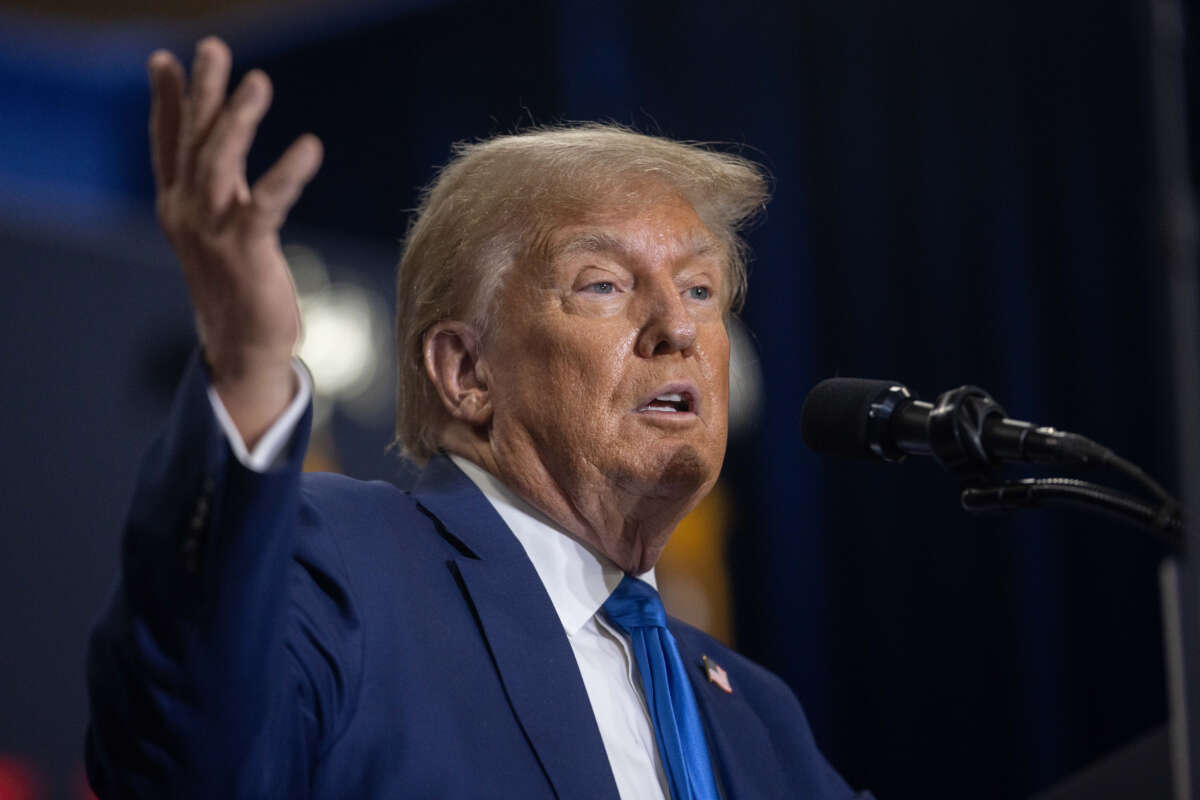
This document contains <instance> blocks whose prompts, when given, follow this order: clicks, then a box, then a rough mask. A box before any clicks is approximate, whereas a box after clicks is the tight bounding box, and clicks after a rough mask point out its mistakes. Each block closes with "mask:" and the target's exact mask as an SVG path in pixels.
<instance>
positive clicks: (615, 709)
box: [208, 360, 670, 800]
mask: <svg viewBox="0 0 1200 800" xmlns="http://www.w3.org/2000/svg"><path fill="white" fill-rule="evenodd" d="M293 368H294V370H295V372H296V377H297V380H298V382H299V391H298V392H297V394H296V397H295V399H293V400H292V403H291V404H290V405H289V406H288V407H287V409H286V410H285V411H284V412H283V414H281V415H280V417H279V419H278V420H276V421H275V423H274V424H273V425H272V426H271V428H270V429H269V430H268V431H267V432H266V433H265V434H264V435H263V437H262V438H261V439H260V440H259V441H258V443H257V444H256V445H255V447H254V450H253V451H248V450H247V448H246V445H245V442H244V441H243V440H242V437H241V434H240V433H238V430H237V427H236V426H235V425H234V424H233V419H232V418H231V417H230V416H229V412H228V411H227V410H226V409H225V406H224V404H222V402H221V398H220V396H219V395H218V394H217V392H216V390H215V389H213V388H212V387H211V386H210V387H209V390H208V397H209V401H210V403H211V404H212V408H213V413H214V414H215V415H216V418H217V420H218V421H219V422H220V424H221V427H222V429H223V430H224V431H225V436H226V438H228V439H229V445H230V447H231V448H232V450H233V453H234V456H235V457H236V458H237V459H238V461H240V462H241V463H242V465H244V466H245V467H246V468H247V469H251V470H254V471H256V472H262V471H265V470H266V469H268V468H270V467H271V466H272V465H274V464H275V463H276V462H277V461H278V459H279V458H280V456H281V454H282V453H283V450H284V447H285V445H286V444H287V442H288V440H289V439H290V438H291V434H292V431H293V430H294V429H295V427H296V423H297V422H299V420H300V417H301V416H302V415H303V413H304V409H305V407H306V406H307V405H308V399H309V397H311V396H312V379H311V378H310V377H309V375H308V372H307V370H306V369H304V367H303V365H301V364H300V362H299V361H298V360H296V361H294V363H293ZM450 458H451V459H452V460H453V461H454V463H455V464H456V465H458V468H459V469H461V470H462V471H463V472H464V473H465V474H466V476H467V477H468V478H470V479H471V482H472V483H474V484H475V485H476V486H477V487H478V488H479V490H480V491H481V492H483V495H484V497H486V498H487V500H488V502H489V503H491V504H492V507H493V508H495V509H496V512H497V513H498V514H499V515H500V518H501V519H503V520H504V522H505V524H507V525H508V527H509V530H511V531H512V532H513V535H514V536H516V537H517V541H519V542H520V543H521V546H522V547H523V548H524V549H525V553H526V555H528V556H529V560H530V561H531V562H533V568H534V570H535V571H536V572H537V574H538V577H539V578H541V580H542V585H543V586H545V588H546V593H547V594H549V595H550V602H551V603H552V604H553V605H554V610H555V611H556V612H557V613H558V618H559V620H560V621H561V622H562V625H563V630H564V631H565V632H566V635H567V641H569V642H570V643H571V650H572V651H573V652H574V653H575V660H576V662H578V664H579V673H580V675H582V676H583V685H584V688H586V689H587V693H588V700H589V701H590V702H591V705H592V713H594V714H595V715H596V726H597V727H598V728H599V729H600V739H601V740H602V741H603V742H604V750H605V753H606V754H607V755H608V763H609V765H610V766H611V767H612V772H613V777H614V778H615V779H616V783H617V790H618V791H619V792H620V795H621V798H622V800H657V799H658V798H661V800H668V798H669V792H670V790H669V788H668V784H667V776H666V773H665V772H664V771H663V768H662V763H661V761H660V760H659V755H658V745H657V744H656V743H655V741H654V727H653V724H652V723H651V721H650V713H649V711H648V710H647V708H646V699H645V695H644V692H643V691H642V685H641V679H640V676H639V675H638V669H637V662H636V661H635V660H634V657H633V650H632V647H631V646H630V643H629V640H628V639H626V638H625V636H624V635H623V634H622V633H621V632H620V631H618V630H616V629H615V628H614V627H613V626H612V625H611V624H610V623H609V622H608V620H607V619H605V618H604V615H603V614H602V613H601V611H600V607H601V605H603V603H604V601H605V600H607V599H608V596H609V595H610V594H611V593H612V591H613V590H614V589H615V588H616V587H617V584H618V583H620V582H621V579H622V578H623V577H624V573H623V572H622V571H621V570H620V568H619V567H617V566H616V565H615V564H613V563H612V562H611V561H609V560H608V559H607V558H604V557H602V556H600V555H597V554H596V553H593V552H592V551H591V550H589V549H588V548H586V547H584V546H583V545H582V544H580V543H579V542H577V541H576V540H575V539H573V538H571V537H570V536H569V535H567V534H566V533H564V532H563V531H562V530H561V529H559V528H558V527H557V526H556V525H555V524H554V523H553V522H551V521H550V520H549V519H547V518H546V517H545V516H544V515H542V514H541V513H540V512H539V511H538V510H537V509H535V508H533V507H532V506H530V505H529V504H528V503H526V502H525V501H524V500H522V499H521V498H520V497H517V496H516V495H515V494H514V493H513V492H512V491H511V490H509V488H508V487H507V486H505V485H504V484H503V483H501V482H500V481H499V480H498V479H497V478H496V477H495V476H493V475H492V474H491V473H489V472H487V471H486V470H484V469H483V468H481V467H479V466H477V465H476V464H474V463H472V462H471V461H468V460H467V459H465V458H461V457H459V456H455V455H452V456H450ZM638 577H639V578H640V579H641V580H644V581H646V582H647V583H649V584H650V585H651V586H654V587H655V588H656V589H657V588H658V586H657V584H656V582H655V578H654V570H653V569H651V570H650V571H649V572H647V573H645V574H643V575H639V576H638Z"/></svg>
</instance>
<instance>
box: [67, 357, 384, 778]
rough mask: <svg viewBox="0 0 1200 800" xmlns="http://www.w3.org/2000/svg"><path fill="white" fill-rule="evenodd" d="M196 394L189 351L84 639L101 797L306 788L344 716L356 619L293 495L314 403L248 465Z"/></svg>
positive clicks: (92, 761) (203, 380)
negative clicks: (264, 455)
mask: <svg viewBox="0 0 1200 800" xmlns="http://www.w3.org/2000/svg"><path fill="white" fill-rule="evenodd" d="M207 389H208V379H207V374H206V372H205V369H204V367H203V365H202V362H201V359H200V358H199V357H198V356H197V357H194V358H193V360H192V363H191V365H190V366H189V368H188V371H187V373H186V375H185V377H184V380H183V383H182V385H181V386H180V388H179V391H178V393H177V395H176V399H175V403H174V406H173V408H172V412H171V416H170V418H169V420H168V424H167V426H166V428H165V430H164V431H163V432H162V434H160V436H159V438H158V439H157V440H156V441H155V443H154V445H153V446H152V447H151V449H150V451H149V452H148V454H147V455H146V457H145V458H144V460H143V462H142V465H141V470H140V472H139V476H138V481H137V485H136V489H135V492H134V496H133V500H132V503H131V508H130V511H129V514H128V517H127V520H126V526H125V531H124V538H123V542H122V552H121V580H120V582H119V584H118V586H117V588H116V591H115V592H114V596H113V599H112V602H111V604H110V606H109V607H108V608H107V610H106V611H105V612H104V614H103V615H102V616H101V618H100V620H99V621H98V623H97V625H96V627H95V629H94V630H93V633H92V637H91V640H90V642H89V648H88V664H87V671H88V675H87V677H88V692H89V698H90V710H91V719H90V722H89V725H88V731H87V740H86V763H87V770H88V778H89V781H90V782H91V784H92V787H93V789H94V791H95V792H96V794H97V795H98V796H99V797H100V798H102V799H104V798H109V797H147V798H148V797H268V796H269V797H297V798H300V797H306V796H307V795H308V790H307V786H308V784H309V778H310V773H311V770H312V768H313V765H314V764H315V763H317V761H318V760H319V758H320V756H321V753H322V752H323V748H324V747H325V745H326V744H327V743H329V742H331V741H332V740H333V739H334V738H336V736H337V734H338V732H339V731H340V730H341V729H342V727H343V726H344V725H345V722H346V720H347V719H348V717H349V715H350V713H351V712H352V709H353V698H352V694H353V686H354V685H355V682H356V680H357V678H356V671H357V668H358V663H359V660H358V659H357V658H356V657H355V655H356V653H357V652H358V651H357V648H358V647H359V646H360V642H359V641H358V633H357V632H358V626H357V623H356V621H355V619H354V613H353V609H352V607H351V604H350V601H349V592H348V591H347V590H346V588H345V587H346V582H345V580H344V576H342V575H341V574H339V570H338V569H337V565H338V563H339V562H338V560H337V557H336V552H334V553H324V552H322V551H321V548H322V547H324V546H326V545H322V544H321V543H320V540H321V537H312V536H311V532H312V531H314V530H319V529H320V528H321V525H322V521H321V520H320V517H319V515H318V513H317V511H316V510H315V509H314V508H313V507H312V506H311V505H310V504H308V503H306V502H304V501H303V500H302V496H301V492H300V472H301V470H300V465H301V462H302V460H303V455H304V449H305V446H306V444H307V439H308V432H309V426H310V425H311V407H309V409H308V410H307V411H306V413H305V414H304V417H303V418H302V420H301V422H300V424H299V425H298V426H297V429H296V432H295V433H294V434H293V437H292V439H291V441H290V442H289V443H288V445H287V446H286V448H285V450H284V452H283V453H282V456H281V458H280V459H279V460H278V462H277V463H276V465H275V466H274V467H273V468H272V469H269V470H267V471H265V472H261V473H260V472H255V471H252V470H250V469H248V468H246V467H245V466H243V465H242V464H241V463H240V462H239V461H238V459H236V458H234V457H233V454H232V452H231V450H230V446H229V443H228V441H227V439H226V437H225V435H224V433H223V431H222V430H221V427H220V425H219V424H218V422H217V421H216V419H215V418H214V415H213V411H212V407H211V405H210V403H209V399H208V396H207ZM306 536H307V537H308V539H311V540H312V541H313V542H316V544H315V545H313V544H311V543H310V544H309V545H308V546H304V547H302V546H300V539H301V538H304V537H306ZM325 538H328V537H325ZM329 546H331V545H329ZM314 548H315V549H314Z"/></svg>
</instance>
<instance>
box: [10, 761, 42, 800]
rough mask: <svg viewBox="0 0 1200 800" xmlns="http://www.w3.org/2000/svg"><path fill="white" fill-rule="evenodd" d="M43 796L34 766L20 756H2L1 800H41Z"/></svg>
mask: <svg viewBox="0 0 1200 800" xmlns="http://www.w3.org/2000/svg"><path fill="white" fill-rule="evenodd" d="M43 796H44V794H43V792H42V782H41V780H40V778H39V777H38V773H37V770H36V769H34V766H33V764H31V763H29V762H28V761H26V760H25V759H23V758H21V757H20V756H12V755H0V800H40V799H41V798H42V797H43Z"/></svg>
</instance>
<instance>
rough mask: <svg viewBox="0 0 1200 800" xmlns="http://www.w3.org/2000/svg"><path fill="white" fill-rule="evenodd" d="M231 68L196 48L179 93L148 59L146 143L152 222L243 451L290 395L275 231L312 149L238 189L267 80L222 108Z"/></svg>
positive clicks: (315, 159) (166, 63)
mask: <svg viewBox="0 0 1200 800" xmlns="http://www.w3.org/2000/svg"><path fill="white" fill-rule="evenodd" d="M231 61H232V57H231V55H230V52H229V48H228V47H227V46H226V45H225V43H224V42H222V41H221V40H220V39H217V38H214V37H209V38H207V39H204V40H202V41H201V42H200V43H199V44H198V45H197V46H196V55H195V61H194V63H193V65H192V75H191V83H190V85H189V84H188V82H187V80H186V79H185V77H184V72H183V68H182V67H181V66H180V64H179V62H178V61H177V60H176V59H175V57H174V56H172V55H171V54H170V53H168V52H166V51H164V50H159V51H156V52H155V53H153V54H152V55H151V56H150V62H149V70H150V86H151V96H152V101H151V110H150V146H151V156H152V159H153V162H154V174H155V180H156V183H157V211H158V219H159V222H160V224H161V225H162V228H163V230H164V231H165V232H166V234H167V237H168V238H169V239H170V241H171V244H172V245H173V246H174V248H175V252H176V254H177V255H178V256H179V260H180V262H181V263H182V264H183V272H184V277H185V279H186V281H187V284H188V289H189V291H190V292H191V297H192V306H193V308H194V309H195V313H196V325H197V328H198V330H199V333H200V341H201V343H202V344H203V346H204V352H205V357H206V359H207V361H208V366H209V369H210V371H211V375H212V381H213V385H214V386H215V387H216V389H217V392H218V393H219V394H220V396H221V400H222V402H223V403H224V405H225V407H226V409H227V410H228V411H229V413H230V416H231V417H233V421H234V423H235V424H236V425H237V427H238V430H239V432H240V433H241V434H242V438H243V440H244V441H245V442H246V445H247V446H248V447H253V446H254V443H255V442H256V441H257V440H258V438H259V437H260V436H261V435H262V434H263V433H264V432H265V431H266V430H267V428H269V427H270V425H271V423H272V422H273V421H274V420H275V419H276V418H277V417H278V416H279V414H280V413H282V411H283V410H284V409H285V408H286V407H287V404H288V403H289V402H290V400H291V398H292V396H293V393H294V391H295V386H294V383H295V381H294V377H293V374H292V369H291V355H292V349H293V347H294V346H295V343H296V338H297V336H298V335H299V331H300V316H299V311H298V309H297V305H296V292H295V288H294V286H293V284H292V279H291V273H290V272H289V271H288V267H287V263H286V262H285V261H284V258H283V252H282V249H281V248H280V245H279V228H280V226H282V225H283V221H284V219H285V218H286V217H287V214H288V211H289V210H290V209H291V207H292V205H293V204H294V203H295V202H296V200H297V198H298V197H299V196H300V192H301V190H302V189H303V188H304V186H305V185H306V184H307V183H308V181H309V180H311V179H312V177H313V175H314V174H316V171H317V169H318V167H320V165H321V156H322V148H321V142H320V140H318V139H317V138H316V137H315V136H313V135H311V134H306V135H304V136H301V137H300V138H299V139H297V140H296V141H295V142H294V143H293V144H292V145H291V147H289V148H288V149H287V151H286V152H285V153H284V154H283V155H282V156H281V157H280V158H279V160H278V161H277V162H275V164H274V166H272V167H271V168H270V169H269V170H267V172H266V173H265V174H263V176H262V177H261V178H259V179H258V181H256V182H255V184H254V185H253V186H250V185H249V183H248V181H247V179H246V154H247V153H248V152H249V150H250V144H251V142H252V141H253V140H254V134H255V132H256V131H257V129H258V124H259V122H260V121H261V120H262V118H263V116H264V115H265V114H266V112H267V108H268V107H269V106H270V104H271V82H270V79H268V78H267V76H266V74H264V73H263V72H261V71H259V70H252V71H251V72H249V73H247V74H246V76H245V78H243V79H242V82H241V83H240V84H239V85H238V87H237V89H236V90H235V91H234V92H233V95H232V96H230V97H229V98H228V99H226V90H227V85H228V82H229V72H230V65H231Z"/></svg>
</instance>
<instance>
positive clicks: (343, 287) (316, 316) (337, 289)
mask: <svg viewBox="0 0 1200 800" xmlns="http://www.w3.org/2000/svg"><path fill="white" fill-rule="evenodd" d="M300 316H301V317H302V318H303V320H304V329H303V334H302V335H301V340H300V358H301V359H303V360H304V363H305V364H307V365H308V368H309V369H310V370H312V374H313V381H314V382H315V384H316V388H317V392H318V393H319V394H323V395H327V396H331V397H333V398H341V397H353V396H354V395H357V394H359V393H361V392H362V391H364V390H365V389H366V387H367V386H368V385H370V382H371V379H372V378H373V377H374V376H375V359H376V358H378V354H377V353H376V352H375V343H374V341H372V336H371V298H370V295H369V294H368V293H367V292H365V291H363V290H362V289H360V288H359V287H357V286H353V285H349V284H334V285H332V286H330V287H329V288H328V289H326V290H325V291H323V292H321V293H319V294H316V295H312V296H309V297H304V298H301V301H300Z"/></svg>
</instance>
